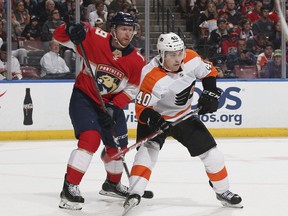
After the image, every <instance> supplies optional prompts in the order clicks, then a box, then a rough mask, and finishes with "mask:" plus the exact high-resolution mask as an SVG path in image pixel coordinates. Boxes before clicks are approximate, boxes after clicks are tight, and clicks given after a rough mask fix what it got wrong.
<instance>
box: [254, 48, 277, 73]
mask: <svg viewBox="0 0 288 216" xmlns="http://www.w3.org/2000/svg"><path fill="white" fill-rule="evenodd" d="M272 57H273V46H272V43H271V42H267V43H266V45H265V49H264V52H263V53H260V54H259V55H258V57H257V63H256V65H257V71H258V74H259V75H262V74H263V71H264V66H265V64H266V63H267V62H268V61H269V60H271V59H272Z"/></svg>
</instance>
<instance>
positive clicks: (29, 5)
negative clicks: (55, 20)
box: [23, 0, 38, 16]
mask: <svg viewBox="0 0 288 216" xmlns="http://www.w3.org/2000/svg"><path fill="white" fill-rule="evenodd" d="M23 2H24V7H25V9H27V10H28V11H29V14H30V16H32V15H36V14H37V4H38V2H37V0H23Z"/></svg>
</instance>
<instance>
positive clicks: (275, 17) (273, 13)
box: [268, 3, 279, 23]
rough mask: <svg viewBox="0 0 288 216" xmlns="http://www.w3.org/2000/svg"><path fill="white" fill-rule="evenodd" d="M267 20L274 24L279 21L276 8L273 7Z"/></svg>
mask: <svg viewBox="0 0 288 216" xmlns="http://www.w3.org/2000/svg"><path fill="white" fill-rule="evenodd" d="M275 4H276V3H275ZM268 18H269V19H270V20H271V21H272V22H273V23H276V22H278V21H279V15H278V7H276V5H275V6H274V8H273V10H272V11H271V12H270V13H269V15H268Z"/></svg>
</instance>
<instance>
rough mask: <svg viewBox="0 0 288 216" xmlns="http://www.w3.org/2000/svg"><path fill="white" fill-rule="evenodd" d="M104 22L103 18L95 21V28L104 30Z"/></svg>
mask: <svg viewBox="0 0 288 216" xmlns="http://www.w3.org/2000/svg"><path fill="white" fill-rule="evenodd" d="M103 25H104V22H103V20H102V19H101V18H97V19H96V21H95V27H98V28H101V29H103Z"/></svg>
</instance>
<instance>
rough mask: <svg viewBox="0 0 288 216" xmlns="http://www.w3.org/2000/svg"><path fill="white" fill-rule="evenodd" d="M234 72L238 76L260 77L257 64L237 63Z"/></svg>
mask: <svg viewBox="0 0 288 216" xmlns="http://www.w3.org/2000/svg"><path fill="white" fill-rule="evenodd" d="M234 72H235V75H236V77H238V78H249V79H253V78H258V71H257V67H256V65H251V66H250V65H235V66H234Z"/></svg>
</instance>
